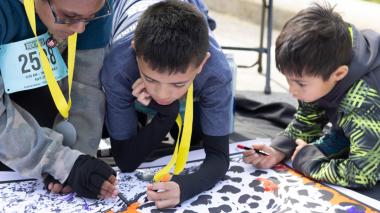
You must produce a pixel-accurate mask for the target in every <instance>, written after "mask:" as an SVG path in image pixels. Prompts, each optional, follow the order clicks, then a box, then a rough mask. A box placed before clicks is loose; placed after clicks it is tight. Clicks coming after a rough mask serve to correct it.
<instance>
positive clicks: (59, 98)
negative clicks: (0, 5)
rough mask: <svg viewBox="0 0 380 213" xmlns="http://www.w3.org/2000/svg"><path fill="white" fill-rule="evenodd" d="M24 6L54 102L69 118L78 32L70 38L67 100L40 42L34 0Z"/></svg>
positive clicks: (63, 115) (29, 0)
mask: <svg viewBox="0 0 380 213" xmlns="http://www.w3.org/2000/svg"><path fill="white" fill-rule="evenodd" d="M24 8H25V11H26V15H27V16H28V20H29V24H30V27H31V28H32V31H33V33H34V37H35V38H36V41H37V45H38V51H39V53H40V60H41V64H42V69H43V70H44V74H45V78H46V81H47V84H48V87H49V90H50V93H51V96H52V97H53V100H54V103H55V105H56V106H57V109H58V111H59V113H60V114H61V115H62V117H64V118H65V119H67V118H68V117H69V111H70V107H71V85H72V81H73V74H74V62H75V53H76V45H77V33H75V34H73V35H71V36H69V38H68V42H67V43H68V60H67V61H68V62H67V67H68V86H69V100H68V101H67V102H66V99H65V96H64V95H63V93H62V91H61V88H59V85H58V83H57V81H56V80H55V77H54V73H53V71H52V69H51V66H50V63H49V60H48V58H47V57H46V54H45V53H44V51H43V49H42V47H41V45H40V42H39V41H38V38H37V30H36V14H35V8H34V0H24Z"/></svg>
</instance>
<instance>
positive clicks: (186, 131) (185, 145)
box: [174, 84, 194, 175]
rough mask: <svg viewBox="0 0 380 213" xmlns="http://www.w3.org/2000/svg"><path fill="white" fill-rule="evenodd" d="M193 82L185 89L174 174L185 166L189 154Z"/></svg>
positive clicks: (191, 128)
mask: <svg viewBox="0 0 380 213" xmlns="http://www.w3.org/2000/svg"><path fill="white" fill-rule="evenodd" d="M193 104H194V103H193V84H191V85H190V88H189V90H188V91H187V97H186V108H185V119H184V125H183V130H182V138H181V146H180V147H179V151H178V159H177V162H176V164H175V168H174V174H175V175H178V174H179V173H181V172H182V170H183V169H184V168H185V165H186V161H187V158H188V156H189V149H190V142H191V135H192V134H191V133H192V130H193Z"/></svg>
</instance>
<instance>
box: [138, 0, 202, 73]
mask: <svg viewBox="0 0 380 213" xmlns="http://www.w3.org/2000/svg"><path fill="white" fill-rule="evenodd" d="M134 42H135V51H136V55H137V56H138V57H142V58H143V59H144V61H145V62H147V63H148V64H149V66H150V67H151V68H152V69H154V70H158V71H159V72H169V74H172V73H177V72H182V73H184V72H186V70H187V68H188V67H189V66H190V65H193V66H195V67H197V66H199V65H200V64H201V63H202V61H203V59H204V57H205V56H206V53H207V51H208V48H209V37H208V27H207V23H206V20H205V18H204V16H203V15H202V14H201V13H200V12H199V11H198V10H197V9H196V8H195V7H194V6H192V5H191V4H189V3H185V2H181V1H171V0H170V1H163V2H159V3H157V4H154V5H152V6H150V7H149V8H148V9H147V10H146V11H145V12H144V14H143V15H142V16H141V18H140V20H139V23H138V25H137V27H136V30H135V38H134Z"/></svg>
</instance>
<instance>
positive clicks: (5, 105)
mask: <svg viewBox="0 0 380 213" xmlns="http://www.w3.org/2000/svg"><path fill="white" fill-rule="evenodd" d="M79 155H81V153H80V152H79V151H75V150H71V149H70V148H68V147H64V146H63V145H62V136H61V135H60V134H58V133H56V132H54V131H53V130H51V129H47V128H42V127H40V126H39V125H38V123H37V121H36V120H35V119H34V118H33V117H32V116H31V115H30V114H29V113H28V112H27V111H25V110H23V109H22V108H21V107H19V106H18V105H17V104H14V103H12V101H11V99H10V98H9V96H8V95H7V94H5V92H4V84H3V79H2V78H1V76H0V161H1V162H3V163H4V164H5V165H7V166H8V167H10V168H12V169H13V170H15V171H17V172H19V173H20V174H21V175H23V176H26V177H33V178H41V176H42V175H43V174H44V173H48V174H50V175H52V176H53V177H54V178H55V179H57V180H59V181H60V182H61V183H63V182H65V180H66V178H67V177H68V176H69V174H70V171H71V168H72V166H73V164H74V162H75V161H76V159H77V158H78V156H79Z"/></svg>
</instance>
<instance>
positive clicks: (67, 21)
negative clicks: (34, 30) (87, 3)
mask: <svg viewBox="0 0 380 213" xmlns="http://www.w3.org/2000/svg"><path fill="white" fill-rule="evenodd" d="M53 14H54V11H53ZM111 14H112V8H111V5H110V4H109V0H105V3H104V6H103V8H102V9H101V10H100V11H99V12H97V13H96V15H95V16H94V17H91V18H79V19H70V18H60V17H57V16H55V19H56V20H55V22H56V23H57V24H75V23H78V22H85V23H88V22H90V21H93V20H96V19H99V18H104V17H107V16H109V15H111Z"/></svg>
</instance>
